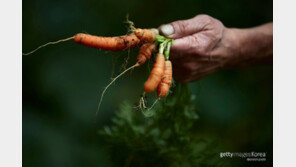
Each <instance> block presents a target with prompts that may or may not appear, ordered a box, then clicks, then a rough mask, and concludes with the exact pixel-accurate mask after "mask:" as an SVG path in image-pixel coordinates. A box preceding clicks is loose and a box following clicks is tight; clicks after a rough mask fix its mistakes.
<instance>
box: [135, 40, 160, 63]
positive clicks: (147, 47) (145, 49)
mask: <svg viewBox="0 0 296 167" xmlns="http://www.w3.org/2000/svg"><path fill="white" fill-rule="evenodd" d="M155 49H156V46H155V44H154V43H145V44H143V45H142V46H141V48H140V50H139V55H138V57H137V63H138V64H139V65H142V64H144V63H145V62H146V61H147V60H148V59H150V57H151V54H152V52H153V50H155Z"/></svg>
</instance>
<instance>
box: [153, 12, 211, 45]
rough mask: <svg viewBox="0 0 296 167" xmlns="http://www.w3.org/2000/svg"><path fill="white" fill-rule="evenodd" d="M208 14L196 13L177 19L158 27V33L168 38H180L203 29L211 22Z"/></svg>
mask: <svg viewBox="0 0 296 167" xmlns="http://www.w3.org/2000/svg"><path fill="white" fill-rule="evenodd" d="M211 19H213V18H211V17H210V16H207V15H197V16H195V17H194V18H191V19H188V20H179V21H175V22H172V23H169V24H165V25H161V26H160V27H159V31H160V34H162V35H164V36H166V37H168V38H173V39H177V38H181V37H185V36H188V35H191V34H194V33H196V32H199V31H202V30H204V28H206V25H207V24H208V23H209V22H211Z"/></svg>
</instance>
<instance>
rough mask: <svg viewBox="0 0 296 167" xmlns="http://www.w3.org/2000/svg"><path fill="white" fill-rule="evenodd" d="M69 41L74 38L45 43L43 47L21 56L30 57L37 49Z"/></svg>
mask: <svg viewBox="0 0 296 167" xmlns="http://www.w3.org/2000/svg"><path fill="white" fill-rule="evenodd" d="M71 39H74V36H72V37H69V38H66V39H61V40H58V41H54V42H48V43H46V44H43V45H41V46H39V47H37V48H36V49H34V50H32V51H31V52H29V53H23V56H27V55H30V54H32V53H34V52H36V51H37V50H39V49H41V48H43V47H45V46H47V45H55V44H57V43H60V42H65V41H69V40H71Z"/></svg>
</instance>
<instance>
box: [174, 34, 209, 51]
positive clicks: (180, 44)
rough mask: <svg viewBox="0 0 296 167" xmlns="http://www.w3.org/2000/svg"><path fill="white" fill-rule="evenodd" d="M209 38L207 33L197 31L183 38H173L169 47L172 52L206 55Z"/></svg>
mask: <svg viewBox="0 0 296 167" xmlns="http://www.w3.org/2000/svg"><path fill="white" fill-rule="evenodd" d="M210 43H211V39H210V38H208V35H207V34H204V33H197V34H193V35H190V36H186V37H183V38H179V39H175V40H174V44H173V45H172V47H171V51H172V53H180V54H181V53H182V54H183V55H206V54H207V52H208V48H209V47H210Z"/></svg>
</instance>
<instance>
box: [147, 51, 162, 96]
mask: <svg viewBox="0 0 296 167" xmlns="http://www.w3.org/2000/svg"><path fill="white" fill-rule="evenodd" d="M164 66H165V58H164V55H163V54H160V53H158V54H157V55H156V61H155V63H154V64H153V68H152V70H151V73H150V75H149V78H148V79H147V81H146V82H145V84H144V90H145V92H146V93H150V92H153V91H154V90H155V89H156V87H157V85H158V84H159V83H160V81H161V78H162V76H163V72H164Z"/></svg>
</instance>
